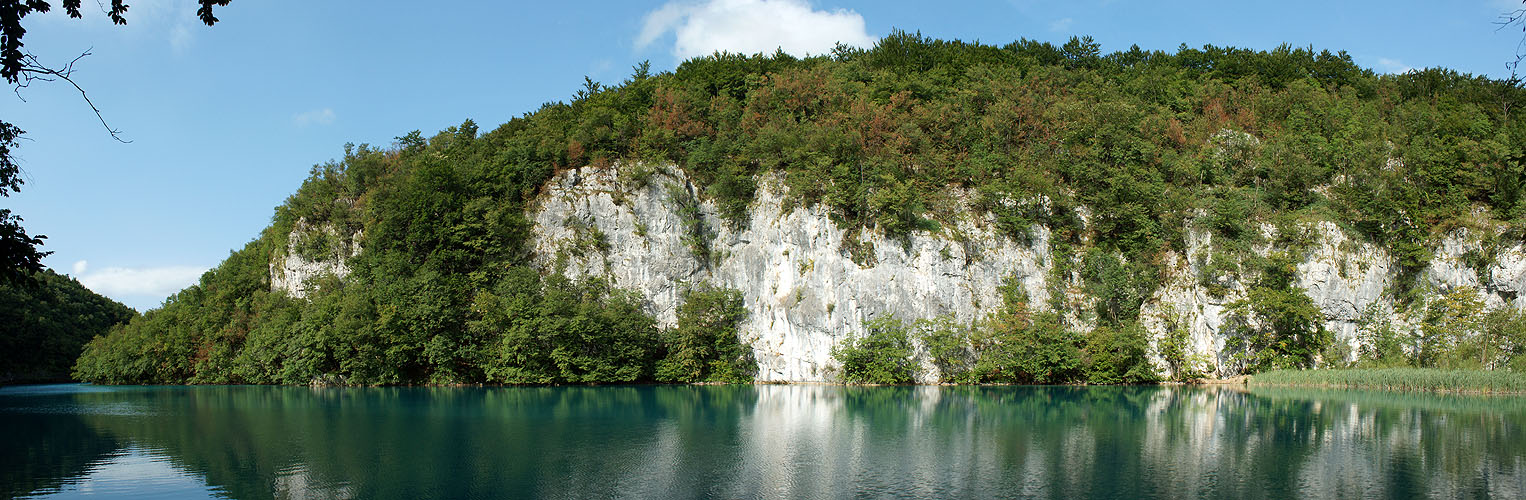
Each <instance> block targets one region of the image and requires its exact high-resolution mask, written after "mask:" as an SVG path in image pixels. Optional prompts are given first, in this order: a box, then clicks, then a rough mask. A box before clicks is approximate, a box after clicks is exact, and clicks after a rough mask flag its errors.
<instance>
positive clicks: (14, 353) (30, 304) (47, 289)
mask: <svg viewBox="0 0 1526 500" xmlns="http://www.w3.org/2000/svg"><path fill="white" fill-rule="evenodd" d="M137 315H138V313H137V312H136V311H133V310H132V309H129V308H128V307H127V306H124V305H122V304H121V303H118V302H117V301H114V300H111V299H108V298H106V297H102V296H100V295H99V294H96V293H95V292H92V291H90V290H89V289H87V288H85V287H84V285H81V284H79V282H78V281H74V279H73V278H70V277H68V276H64V275H61V274H58V273H55V272H53V271H52V270H48V269H44V270H43V271H40V272H24V273H21V275H20V277H19V278H17V279H15V280H14V281H5V280H0V384H8V383H22V382H59V381H65V380H69V369H70V367H72V366H74V361H75V359H76V358H78V357H79V355H80V350H81V349H83V348H84V347H85V343H86V342H89V341H90V339H91V338H92V337H95V336H97V335H104V334H105V333H106V332H107V331H109V330H110V329H111V328H112V327H114V326H118V325H121V324H125V323H127V322H128V320H131V319H132V318H133V317H134V316H137Z"/></svg>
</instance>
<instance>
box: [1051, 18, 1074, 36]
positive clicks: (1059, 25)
mask: <svg viewBox="0 0 1526 500" xmlns="http://www.w3.org/2000/svg"><path fill="white" fill-rule="evenodd" d="M1072 24H1076V20H1075V19H1071V18H1068V17H1067V18H1064V19H1056V20H1054V22H1052V23H1049V31H1053V32H1056V33H1059V32H1064V31H1067V30H1069V29H1070V25H1072Z"/></svg>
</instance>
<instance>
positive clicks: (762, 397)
mask: <svg viewBox="0 0 1526 500" xmlns="http://www.w3.org/2000/svg"><path fill="white" fill-rule="evenodd" d="M0 429H3V432H0V496H4V497H8V498H75V497H83V496H92V495H96V496H106V497H111V498H236V499H263V498H366V499H370V498H503V497H516V498H525V497H539V498H845V497H869V498H874V497H919V498H1010V497H1017V498H1121V497H1123V498H1296V497H1342V498H1416V497H1446V498H1484V497H1494V498H1523V497H1526V398H1523V397H1482V396H1457V395H1435V394H1414V393H1387V392H1370V391H1336V390H1311V389H1286V388H1254V389H1250V390H1248V391H1247V390H1245V389H1243V388H1227V387H1224V388H1219V387H840V386H823V385H792V386H769V385H762V386H739V387H719V386H703V387H701V386H607V387H534V388H306V387H255V386H201V387H100V386H91V385H49V386H19V387H7V388H0Z"/></svg>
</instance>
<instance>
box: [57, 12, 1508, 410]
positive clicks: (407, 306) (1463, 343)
mask: <svg viewBox="0 0 1526 500" xmlns="http://www.w3.org/2000/svg"><path fill="white" fill-rule="evenodd" d="M1523 96H1526V94H1523V92H1522V89H1520V88H1518V87H1516V86H1514V85H1512V84H1510V83H1507V82H1500V81H1493V80H1489V79H1486V78H1476V77H1470V76H1467V75H1460V74H1457V73H1455V72H1451V71H1447V70H1439V69H1432V70H1424V71H1418V72H1411V73H1407V74H1404V75H1375V74H1373V73H1372V72H1371V71H1369V70H1365V69H1362V68H1359V67H1357V66H1355V65H1354V64H1353V63H1352V62H1351V59H1350V58H1349V57H1347V56H1345V55H1344V54H1332V53H1329V52H1319V53H1315V52H1313V51H1311V50H1304V49H1292V48H1289V47H1281V48H1278V49H1276V50H1273V51H1270V52H1260V51H1250V50H1243V49H1233V48H1219V47H1204V48H1201V49H1192V48H1187V47H1182V48H1181V49H1179V50H1178V51H1177V52H1175V53H1163V52H1145V51H1140V50H1138V49H1137V48H1134V49H1131V50H1129V51H1123V52H1116V53H1112V54H1107V55H1103V54H1101V53H1100V51H1099V47H1097V46H1096V45H1095V44H1092V43H1090V41H1089V40H1084V39H1077V40H1072V41H1071V42H1070V43H1067V44H1065V45H1064V46H1060V47H1056V46H1053V45H1049V44H1044V43H1036V42H1030V41H1018V42H1014V43H1012V44H1008V45H1006V46H1001V47H997V46H988V45H979V44H969V43H962V42H958V41H953V42H946V41H939V40H929V39H925V38H922V37H920V36H918V35H911V34H906V33H896V34H893V35H891V36H889V37H887V38H885V39H883V40H881V41H880V43H879V44H878V45H877V46H876V47H875V48H874V49H871V50H857V49H847V48H845V49H840V50H838V51H836V52H835V53H834V54H832V55H831V56H826V57H815V58H808V59H796V58H793V57H790V56H788V55H786V54H782V53H781V54H775V55H772V56H761V55H759V56H737V55H729V54H720V55H716V56H712V57H706V58H699V59H694V60H691V61H687V62H685V63H684V64H683V65H681V66H680V67H679V68H678V69H677V70H675V71H674V72H672V73H663V74H657V75H652V74H649V72H648V71H647V70H646V69H645V66H644V65H643V66H642V67H638V68H637V69H636V72H635V74H634V75H633V76H632V78H631V79H630V80H628V81H626V82H623V83H622V84H620V85H617V86H613V87H606V86H603V85H599V84H597V83H594V82H591V81H590V82H588V83H587V85H586V86H585V88H584V89H582V90H580V91H579V92H577V94H576V95H575V97H574V98H573V99H572V100H571V101H570V102H567V103H550V104H547V105H545V106H543V107H542V108H541V109H540V110H538V111H536V112H534V113H530V114H527V115H525V116H524V117H521V118H517V119H514V120H511V121H509V122H508V123H505V124H503V125H502V126H500V127H498V128H497V129H495V130H493V131H491V132H488V133H485V134H479V133H478V132H479V131H478V129H477V126H476V125H475V124H474V123H472V122H470V121H468V122H466V123H463V124H462V125H461V126H459V127H452V128H451V129H448V130H445V131H443V132H441V133H439V134H437V135H435V136H433V137H431V138H428V139H425V138H424V137H423V136H422V135H421V134H419V133H417V132H414V133H411V134H408V135H405V136H402V137H399V138H398V142H397V143H396V144H395V145H394V146H393V147H391V148H387V149H374V148H370V147H367V146H360V147H358V148H347V149H346V151H345V156H344V158H343V159H342V160H340V161H337V162H331V163H328V164H324V165H320V166H317V167H315V168H314V170H313V173H312V175H311V176H310V178H309V179H308V180H307V181H306V182H305V183H304V184H303V186H302V188H301V189H300V190H299V191H298V193H297V194H295V195H293V196H292V197H291V198H290V199H289V200H288V201H287V203H286V204H284V205H283V206H281V207H279V208H278V209H277V214H276V217H275V220H274V222H273V224H272V226H271V227H270V228H268V229H267V230H266V231H265V232H264V233H263V234H262V235H261V237H260V238H259V239H257V240H255V241H253V242H251V243H250V244H249V245H248V246H246V247H245V248H244V249H243V250H240V251H238V252H234V253H233V254H232V255H231V256H230V257H229V259H228V260H227V261H226V262H224V263H223V264H222V265H221V266H219V267H218V268H217V269H215V270H213V271H212V272H210V273H208V274H207V275H206V276H205V277H204V279H203V280H202V282H201V283H200V284H198V285H196V286H193V287H191V288H188V289H186V290H185V291H182V292H181V293H179V294H177V295H176V296H174V297H172V298H171V299H170V300H169V301H168V302H167V304H166V306H165V307H164V308H162V309H160V310H156V311H150V312H149V313H147V314H145V315H144V316H143V317H141V318H138V319H136V320H134V321H133V323H132V324H130V325H129V326H128V327H127V328H125V329H123V330H122V331H120V332H117V333H114V334H113V335H111V336H109V337H105V338H103V339H100V340H98V341H96V342H94V343H92V344H91V346H90V347H89V348H88V349H87V351H86V354H85V355H84V356H83V357H82V358H81V360H80V362H79V364H78V366H77V367H76V373H77V374H78V375H79V376H80V377H83V378H86V379H89V380H95V381H102V382H161V383H179V382H251V383H360V384H390V383H459V382H483V381H486V382H504V383H552V382H616V381H635V380H653V379H662V380H673V381H683V380H699V379H706V378H711V377H719V378H725V379H732V378H735V377H742V376H746V375H751V374H752V372H753V370H754V369H756V375H757V376H758V377H760V378H763V379H768V380H837V379H838V378H839V377H840V375H841V373H842V372H841V361H840V360H841V359H846V357H847V356H845V355H843V353H842V352H840V351H841V350H842V349H843V348H846V347H852V346H855V345H858V344H856V343H848V344H845V343H844V340H845V339H847V338H860V337H865V336H866V335H867V336H868V337H875V336H876V335H880V334H884V335H889V336H890V337H895V336H896V335H900V334H905V335H907V336H909V337H908V338H910V339H912V340H914V341H913V342H912V344H913V346H912V347H914V348H915V349H914V351H915V353H916V359H915V360H913V361H914V362H915V363H913V365H912V366H911V367H909V368H906V369H908V370H911V371H912V372H915V376H917V377H919V378H920V379H922V380H933V379H937V378H943V379H952V380H963V381H1013V382H1065V381H1076V380H1093V381H1118V380H1139V379H1148V378H1150V377H1151V374H1152V373H1157V372H1159V373H1165V374H1170V375H1174V376H1186V375H1189V374H1193V373H1199V372H1208V373H1224V372H1231V371H1241V370H1258V369H1263V368H1266V367H1297V366H1310V365H1313V364H1315V363H1316V362H1318V361H1321V360H1323V361H1324V362H1326V363H1333V362H1345V361H1346V360H1351V359H1354V358H1357V357H1358V355H1359V354H1361V355H1364V359H1367V360H1369V361H1370V362H1382V363H1412V364H1422V365H1435V364H1446V363H1451V364H1459V363H1465V362H1468V360H1474V359H1476V360H1477V363H1478V364H1483V365H1487V366H1506V365H1509V364H1511V363H1513V362H1514V360H1515V354H1514V353H1516V352H1517V351H1519V350H1521V349H1522V347H1523V346H1522V345H1520V343H1518V342H1516V341H1515V340H1512V339H1515V338H1516V337H1512V335H1514V334H1515V333H1518V331H1519V329H1520V328H1519V324H1520V322H1519V316H1520V314H1519V312H1518V311H1519V310H1520V309H1521V308H1522V307H1523V305H1526V304H1523V300H1526V299H1523V298H1522V297H1521V296H1520V294H1519V291H1520V290H1521V289H1522V288H1526V253H1523V250H1522V237H1523V228H1526V198H1523V190H1526V189H1523V185H1526V162H1523V157H1522V155H1521V152H1522V151H1523V148H1522V146H1523V145H1526V127H1523V126H1522V125H1521V123H1520V120H1519V119H1516V118H1513V113H1515V108H1516V107H1517V106H1516V105H1517V104H1518V103H1520V102H1521V101H1522V100H1523ZM568 277H570V278H571V279H569V278H568ZM707 284H709V285H707ZM710 285H714V286H710ZM735 297H739V299H738V300H733V298H735ZM691 303H694V304H697V305H694V306H689V304H691ZM1488 311H1492V312H1493V313H1492V314H1491V315H1489V316H1488V319H1487V321H1484V320H1483V319H1477V318H1480V317H1481V314H1482V313H1483V312H1488ZM890 315H894V316H896V317H898V318H899V319H900V320H902V321H903V322H910V321H912V320H926V321H921V322H917V323H915V324H909V325H908V324H905V323H902V324H903V327H898V328H889V329H888V330H887V329H886V328H878V329H876V328H867V327H866V324H867V323H866V321H867V320H871V319H874V318H881V317H885V316H890ZM876 324H879V325H882V326H883V325H888V324H891V323H884V322H881V323H876ZM906 328H910V331H909V332H905V331H901V330H905V329H906ZM881 330H886V331H883V332H882V331H881ZM898 332H899V333H898ZM738 342H740V343H742V344H744V345H745V346H746V347H747V348H740V349H739V348H736V345H737V343H738ZM1489 353H1492V354H1489ZM749 354H750V355H751V358H749V356H748V355H749ZM1475 354H1477V356H1475ZM675 366H687V367H689V369H686V370H676V369H675V368H674V367H675ZM663 367H667V368H666V370H667V371H664V369H663ZM675 370H676V371H675ZM680 372H682V374H683V376H677V374H679V373H680ZM664 373H665V374H666V375H664Z"/></svg>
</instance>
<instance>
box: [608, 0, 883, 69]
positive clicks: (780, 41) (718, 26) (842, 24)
mask: <svg viewBox="0 0 1526 500" xmlns="http://www.w3.org/2000/svg"><path fill="white" fill-rule="evenodd" d="M668 33H673V38H674V42H673V56H674V57H677V58H679V59H688V58H691V57H696V56H703V55H709V54H711V53H714V52H716V51H728V52H738V53H743V54H755V53H759V52H763V53H769V52H773V51H774V50H775V49H783V50H784V51H785V52H788V53H790V54H794V55H796V56H804V55H807V54H825V53H827V52H830V51H831V50H832V47H833V46H835V45H837V44H838V43H843V44H847V45H851V46H856V47H869V46H871V45H874V42H875V41H876V40H877V38H876V37H873V36H870V35H869V33H868V32H867V31H865V28H864V17H863V16H861V15H859V14H858V13H857V12H853V11H851V10H846V9H835V10H831V11H827V10H816V9H814V8H812V7H811V5H810V4H809V3H807V2H805V1H804V0H708V1H704V2H692V1H683V0H675V1H671V2H668V3H666V4H664V5H663V6H662V7H660V8H658V9H657V10H654V11H652V12H650V13H648V14H647V15H646V19H645V22H644V24H643V26H642V29H641V33H640V34H639V35H637V36H636V46H637V47H638V48H644V47H646V46H649V45H651V44H652V43H653V42H655V41H657V39H658V38H660V37H662V36H664V35H666V34H668Z"/></svg>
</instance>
